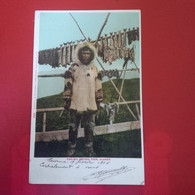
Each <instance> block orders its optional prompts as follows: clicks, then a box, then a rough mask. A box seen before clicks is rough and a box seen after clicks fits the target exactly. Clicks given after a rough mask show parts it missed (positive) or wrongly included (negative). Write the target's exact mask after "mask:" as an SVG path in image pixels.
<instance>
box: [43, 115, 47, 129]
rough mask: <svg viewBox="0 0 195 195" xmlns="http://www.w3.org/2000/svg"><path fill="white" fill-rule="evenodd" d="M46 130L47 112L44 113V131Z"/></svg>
mask: <svg viewBox="0 0 195 195" xmlns="http://www.w3.org/2000/svg"><path fill="white" fill-rule="evenodd" d="M45 131H46V112H44V113H43V132H45Z"/></svg>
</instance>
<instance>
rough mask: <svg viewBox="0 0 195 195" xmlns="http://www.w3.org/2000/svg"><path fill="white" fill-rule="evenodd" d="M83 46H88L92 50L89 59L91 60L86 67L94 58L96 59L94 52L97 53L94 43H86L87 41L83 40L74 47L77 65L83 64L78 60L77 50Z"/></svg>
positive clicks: (91, 63) (90, 64)
mask: <svg viewBox="0 0 195 195" xmlns="http://www.w3.org/2000/svg"><path fill="white" fill-rule="evenodd" d="M84 47H88V48H89V49H90V50H91V51H92V52H93V55H94V56H93V59H92V60H91V62H90V63H89V65H87V66H88V67H89V66H90V67H91V66H92V65H93V63H94V61H95V59H96V54H97V51H96V48H95V47H94V45H93V44H92V43H88V42H83V43H80V44H78V45H77V47H76V51H75V58H74V61H75V62H76V63H77V64H79V65H83V64H82V62H81V61H80V60H79V56H78V54H79V50H80V49H82V48H84Z"/></svg>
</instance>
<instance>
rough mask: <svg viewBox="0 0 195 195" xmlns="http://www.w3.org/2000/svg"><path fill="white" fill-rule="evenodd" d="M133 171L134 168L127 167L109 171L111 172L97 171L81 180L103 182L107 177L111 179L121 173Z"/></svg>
mask: <svg viewBox="0 0 195 195" xmlns="http://www.w3.org/2000/svg"><path fill="white" fill-rule="evenodd" d="M133 169H135V167H128V166H122V167H121V168H119V169H111V170H105V171H97V172H94V173H92V174H90V175H87V176H85V177H83V180H84V181H86V180H91V179H95V180H97V181H96V183H98V182H100V181H103V180H105V179H107V178H109V177H113V176H116V175H119V174H122V173H126V172H128V171H132V170H133Z"/></svg>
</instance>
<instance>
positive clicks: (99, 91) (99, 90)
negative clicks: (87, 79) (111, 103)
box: [95, 73, 103, 102]
mask: <svg viewBox="0 0 195 195" xmlns="http://www.w3.org/2000/svg"><path fill="white" fill-rule="evenodd" d="M95 85H96V86H95V98H96V102H102V101H103V91H102V75H101V73H98V74H97V78H96V81H95Z"/></svg>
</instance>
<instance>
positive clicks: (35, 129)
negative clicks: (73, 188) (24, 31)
mask: <svg viewBox="0 0 195 195" xmlns="http://www.w3.org/2000/svg"><path fill="white" fill-rule="evenodd" d="M142 126H143V124H142V97H141V15H140V11H139V10H123V11H121V10H118V11H117V10H115V11H110V10H109V11H107V10H104V11H71V12H69V11H37V12H36V14H35V41H34V69H33V97H32V123H31V154H30V155H31V163H30V165H31V166H30V181H31V182H32V183H72V184H74V183H75V184H87V183H94V184H95V183H97V184H100V183H101V184H141V185H143V184H144V160H143V128H142ZM124 162H125V163H124ZM36 167H37V169H36ZM104 169H106V170H109V169H110V171H107V172H106V173H105V174H100V175H99V172H98V171H103V172H104ZM60 170H63V171H64V172H65V173H67V174H71V177H69V178H63V176H62V173H61V171H60ZM34 171H35V173H36V172H37V171H39V172H41V173H44V175H45V177H46V176H48V177H47V178H45V177H44V178H42V179H41V177H38V176H36V174H35V173H34ZM75 171H79V173H81V175H80V176H79V178H78V179H74V180H73V178H72V176H73V175H74V174H75V173H76V172H75ZM94 171H95V173H94ZM32 172H33V173H32ZM96 172H97V173H98V174H96ZM137 172H138V173H139V174H138V175H136V173H137ZM52 173H55V174H57V175H58V174H59V175H60V177H58V178H51V179H50V178H49V175H50V174H52ZM84 173H85V174H84ZM88 173H89V174H88ZM83 174H84V175H83ZM71 178H72V179H71ZM121 178H123V179H121ZM127 178H129V180H126V179H127Z"/></svg>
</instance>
